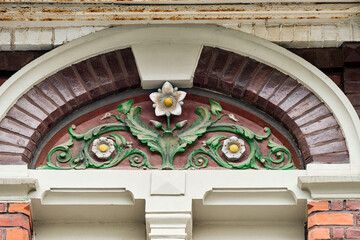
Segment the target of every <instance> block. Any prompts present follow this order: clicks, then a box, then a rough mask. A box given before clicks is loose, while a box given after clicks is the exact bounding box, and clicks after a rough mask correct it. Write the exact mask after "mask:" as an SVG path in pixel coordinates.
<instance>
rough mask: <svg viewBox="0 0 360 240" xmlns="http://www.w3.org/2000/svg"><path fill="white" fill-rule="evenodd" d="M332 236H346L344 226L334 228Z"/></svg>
mask: <svg viewBox="0 0 360 240" xmlns="http://www.w3.org/2000/svg"><path fill="white" fill-rule="evenodd" d="M332 237H333V238H340V239H344V237H345V230H344V229H343V228H333V230H332Z"/></svg>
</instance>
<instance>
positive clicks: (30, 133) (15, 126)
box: [0, 117, 41, 142]
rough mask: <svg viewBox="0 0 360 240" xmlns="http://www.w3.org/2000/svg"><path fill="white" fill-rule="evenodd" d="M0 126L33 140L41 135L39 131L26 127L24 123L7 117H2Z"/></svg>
mask: <svg viewBox="0 0 360 240" xmlns="http://www.w3.org/2000/svg"><path fill="white" fill-rule="evenodd" d="M0 128H3V129H7V130H9V131H11V132H14V133H19V134H21V135H23V136H25V137H28V138H31V139H32V140H33V141H34V142H36V141H37V140H39V139H40V137H41V135H40V133H39V132H37V131H36V130H34V129H32V128H30V127H26V126H25V125H22V124H20V123H18V122H16V121H14V120H12V119H9V118H7V117H5V118H3V120H2V121H1V122H0Z"/></svg>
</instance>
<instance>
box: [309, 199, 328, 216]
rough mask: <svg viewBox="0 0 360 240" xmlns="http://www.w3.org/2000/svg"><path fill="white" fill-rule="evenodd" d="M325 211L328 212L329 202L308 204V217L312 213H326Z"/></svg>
mask: <svg viewBox="0 0 360 240" xmlns="http://www.w3.org/2000/svg"><path fill="white" fill-rule="evenodd" d="M327 210H329V202H328V201H321V202H309V203H308V215H309V214H310V213H313V212H318V211H327Z"/></svg>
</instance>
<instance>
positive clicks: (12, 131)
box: [0, 48, 140, 165]
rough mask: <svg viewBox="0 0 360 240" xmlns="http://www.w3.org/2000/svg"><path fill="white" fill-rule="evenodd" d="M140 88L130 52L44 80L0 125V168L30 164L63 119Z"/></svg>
mask: <svg viewBox="0 0 360 240" xmlns="http://www.w3.org/2000/svg"><path fill="white" fill-rule="evenodd" d="M139 87H140V77H139V74H138V71H137V68H136V64H135V58H134V56H133V53H132V51H131V49H130V48H127V49H122V50H117V51H113V52H109V53H106V54H102V55H99V56H96V57H93V58H90V59H87V60H85V61H82V62H80V63H77V64H75V65H72V66H70V67H67V68H65V69H63V70H61V71H59V72H57V73H56V74H54V75H52V76H50V77H48V78H46V79H45V80H44V81H42V82H40V83H39V84H36V85H35V86H34V87H33V88H32V89H30V90H29V91H28V92H27V93H26V94H24V95H23V96H22V97H21V98H20V99H19V100H18V101H17V102H16V104H15V105H14V106H12V107H11V108H10V110H9V111H8V112H7V114H6V116H5V117H4V118H3V119H2V121H1V122H0V164H2V165H4V164H11V165H12V164H14V165H15V164H19V165H20V164H30V161H31V160H32V156H33V154H34V152H35V149H36V145H37V144H38V143H39V142H40V140H41V138H42V137H43V136H44V135H45V134H46V133H47V131H48V130H49V129H50V128H51V127H53V126H54V124H56V123H57V122H58V121H59V120H60V119H61V118H62V117H63V116H66V115H68V114H70V113H71V112H73V111H75V110H76V109H78V108H80V107H82V106H84V105H86V104H87V103H89V102H91V101H94V100H96V99H99V98H102V97H104V96H108V95H109V94H112V93H115V92H117V93H118V92H121V91H126V90H128V89H133V88H139Z"/></svg>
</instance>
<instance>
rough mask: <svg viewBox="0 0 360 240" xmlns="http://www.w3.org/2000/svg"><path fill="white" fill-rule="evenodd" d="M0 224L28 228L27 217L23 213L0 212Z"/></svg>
mask: <svg viewBox="0 0 360 240" xmlns="http://www.w3.org/2000/svg"><path fill="white" fill-rule="evenodd" d="M0 226H2V227H22V228H26V229H29V230H30V221H29V217H28V216H25V215H23V214H20V213H19V214H0Z"/></svg>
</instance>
